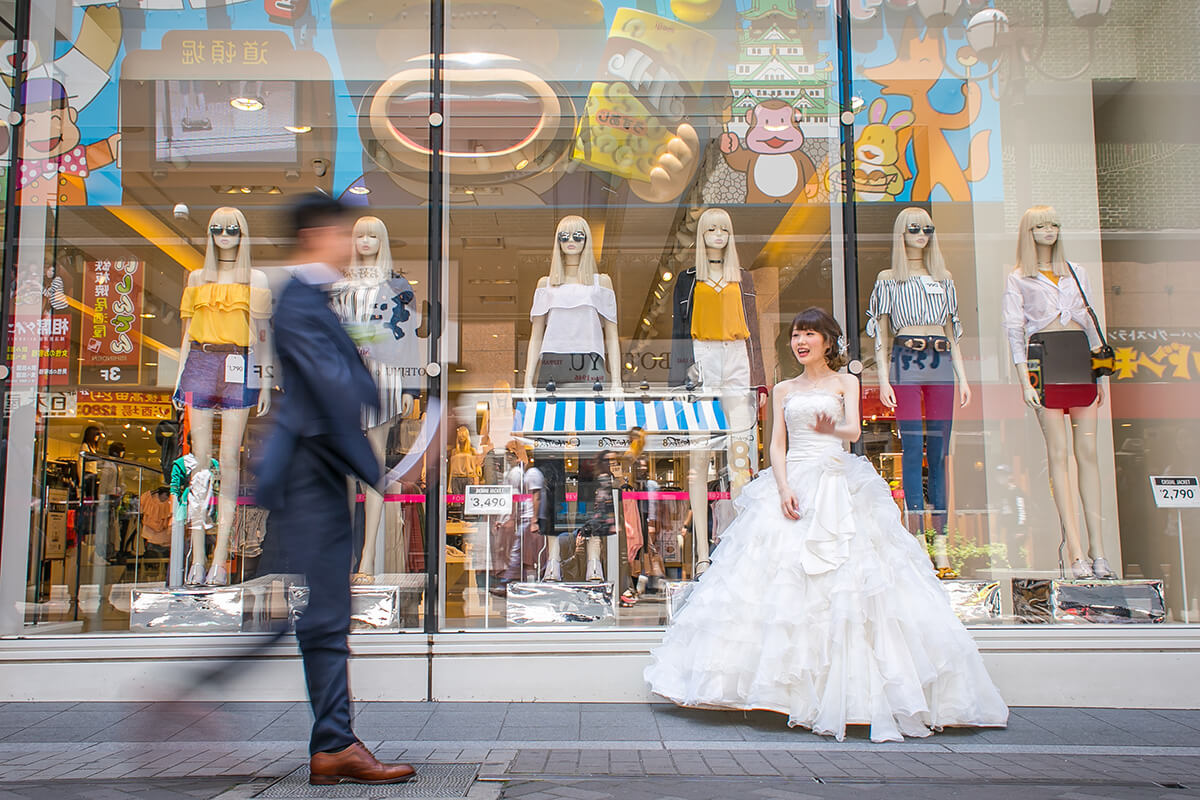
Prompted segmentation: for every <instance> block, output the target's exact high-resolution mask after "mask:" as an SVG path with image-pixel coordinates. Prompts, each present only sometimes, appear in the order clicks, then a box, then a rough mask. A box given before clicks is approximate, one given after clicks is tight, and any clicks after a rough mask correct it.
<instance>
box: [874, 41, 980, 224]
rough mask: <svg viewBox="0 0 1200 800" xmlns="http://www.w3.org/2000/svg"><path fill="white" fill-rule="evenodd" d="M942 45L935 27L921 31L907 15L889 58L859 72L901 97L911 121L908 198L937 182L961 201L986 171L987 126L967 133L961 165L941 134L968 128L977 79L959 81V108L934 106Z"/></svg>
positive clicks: (976, 110)
mask: <svg viewBox="0 0 1200 800" xmlns="http://www.w3.org/2000/svg"><path fill="white" fill-rule="evenodd" d="M944 52H945V45H944V44H943V42H942V40H941V38H940V35H939V33H938V32H936V31H930V30H926V31H925V33H924V34H923V35H921V36H918V35H917V31H916V28H915V27H914V25H913V23H912V22H911V21H909V22H906V23H905V25H904V28H903V30H902V32H901V34H900V41H899V42H898V45H897V57H896V59H895V60H894V61H891V62H889V63H887V64H882V65H880V66H876V67H868V68H866V69H864V70H863V75H864V76H866V77H867V78H868V79H870V80H872V81H874V82H875V83H877V84H879V86H880V87H881V88H880V92H881V93H882V94H885V95H891V96H895V97H904V98H907V99H908V101H909V102H910V104H911V109H912V114H913V117H914V121H913V123H912V128H911V141H912V155H913V168H912V179H913V182H912V189H911V194H910V197H909V199H911V200H917V201H920V200H929V199H930V195H931V194H932V192H933V190H934V188H935V187H937V186H941V187H942V189H944V190H945V192H946V193H947V194H948V195H949V199H950V200H953V201H958V202H966V201H969V200H970V199H971V184H972V183H975V182H977V181H980V180H982V179H983V178H984V177H985V176H986V175H987V173H988V167H989V164H990V157H989V154H988V144H989V140H990V136H991V131H990V130H987V129H985V130H981V131H979V132H978V133H976V134H975V135H974V136H972V137H971V142H970V146H969V148H968V156H967V166H966V168H965V169H964V168H963V167H962V166H961V165H960V164H959V160H958V156H957V155H956V154H955V152H954V147H953V146H952V145H951V144H950V141H949V139H947V137H946V134H947V133H949V132H952V131H963V130H968V129H970V128H971V127H972V126H973V125H975V123H976V122H977V120H978V119H979V116H980V109H981V106H982V102H983V92H982V90H981V89H980V88H979V85H978V84H977V83H974V82H971V81H962V82H961V83H962V95H963V103H962V108H961V109H960V110H959V111H956V112H954V113H949V114H948V113H945V112H942V111H938V110H937V109H936V108H935V107H934V104H933V102H932V100H931V99H930V92H931V91H933V90H934V88H935V87H937V86H938V84H939V83H940V82H941V81H942V73H943V71H944V70H945V66H946V63H945V59H944ZM909 138H910V137H909V136H905V137H904V140H902V141H901V142H900V151H901V152H903V151H904V149H905V147H906V146H907V140H908V139H909Z"/></svg>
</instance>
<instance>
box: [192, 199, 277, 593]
mask: <svg viewBox="0 0 1200 800" xmlns="http://www.w3.org/2000/svg"><path fill="white" fill-rule="evenodd" d="M179 316H180V317H181V318H182V319H183V343H182V345H181V346H180V349H179V373H178V375H177V376H176V378H175V393H174V396H173V399H174V403H175V406H176V408H182V407H184V406H186V407H187V408H188V414H189V418H190V420H191V436H192V452H193V455H195V457H196V460H197V462H198V463H200V464H208V463H209V462H210V460H211V454H212V445H213V420H214V417H216V416H217V415H220V418H221V441H220V452H219V458H218V459H217V460H218V462H219V463H220V481H221V492H220V495H219V497H218V501H217V504H218V505H217V544H216V547H215V548H214V549H213V559H212V566H211V567H210V568H209V570H208V573H207V575H205V574H204V560H205V552H204V550H205V548H204V533H203V531H202V530H193V531H192V563H191V566H190V567H189V569H188V573H187V579H186V581H185V582H186V583H188V584H198V583H205V584H208V585H210V586H224V585H225V584H227V583H229V572H228V570H227V569H226V566H225V565H226V562H227V560H228V558H229V536H230V534H231V532H232V531H233V521H234V513H235V512H236V510H237V499H238V478H239V468H240V464H241V448H242V436H243V434H244V433H245V431H246V421H247V420H248V419H249V417H250V409H251V408H252V407H255V406H256V407H257V410H258V415H259V416H262V415H264V414H266V413H267V411H269V410H270V408H271V387H270V383H269V378H270V376H271V375H272V374H273V372H274V370H273V367H272V361H271V359H272V353H271V341H270V335H271V328H270V316H271V289H270V287H269V285H268V283H267V276H266V275H265V274H263V272H262V271H260V270H256V269H251V268H250V235H249V229H248V227H247V225H246V217H245V216H244V215H243V214H242V212H241V211H239V210H237V209H236V208H218V209H217V210H216V211H214V212H213V215H212V217H211V218H210V219H209V227H208V246H207V248H206V250H205V254H204V267H203V268H202V269H199V270H196V271H195V272H193V273H191V274H190V275H189V276H188V285H187V288H186V289H184V291H183V299H182V300H181V301H180V304H179ZM260 376H261V377H263V378H266V379H268V383H267V384H266V385H265V386H263V387H262V388H261V389H260V388H259V385H258V384H259V377H260Z"/></svg>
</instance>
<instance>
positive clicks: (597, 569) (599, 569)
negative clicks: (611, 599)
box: [587, 536, 604, 581]
mask: <svg viewBox="0 0 1200 800" xmlns="http://www.w3.org/2000/svg"><path fill="white" fill-rule="evenodd" d="M603 542H604V539H603V538H601V537H599V536H589V537H588V538H587V580H589V581H602V580H604V565H603V564H602V563H601V562H600V550H601V544H602V543H603Z"/></svg>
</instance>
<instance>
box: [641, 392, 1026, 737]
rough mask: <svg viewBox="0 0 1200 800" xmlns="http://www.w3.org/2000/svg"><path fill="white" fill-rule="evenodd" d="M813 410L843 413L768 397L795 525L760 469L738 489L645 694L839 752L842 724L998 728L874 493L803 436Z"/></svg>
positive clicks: (951, 622) (972, 651) (862, 476)
mask: <svg viewBox="0 0 1200 800" xmlns="http://www.w3.org/2000/svg"><path fill="white" fill-rule="evenodd" d="M820 412H823V413H825V414H828V415H829V416H831V417H833V418H834V419H838V418H841V417H843V416H844V411H843V407H842V398H841V396H840V395H837V394H833V393H831V392H826V391H822V390H813V391H805V392H794V393H792V394H790V395H789V396H788V397H786V398H785V399H784V405H783V413H784V419H785V421H786V423H787V431H788V453H787V481H788V485H789V486H791V488H792V491H794V492H795V493H796V497H797V498H798V499H799V501H800V511H801V518H800V519H799V520H791V519H788V518H787V517H785V516H784V515H783V511H782V510H781V508H780V501H779V489H778V487H777V486H776V485H775V478H774V477H773V476H772V470H771V469H767V470H764V471H763V472H762V473H761V474H759V476H758V477H757V478H756V479H755V480H753V481H751V482H750V483H749V484H748V485H747V486H746V488H745V489H744V490H743V491H742V493H741V495H740V496H739V497H738V499H737V500H736V501H735V506H736V508H737V511H738V515H737V518H736V519H735V520H734V521H733V522H732V523H731V524H730V526H729V527H728V528H727V529H726V530H725V533H724V534H723V535H722V537H721V544H720V546H719V547H717V548H716V550H715V551H714V552H713V559H712V565H711V566H710V567H709V569H708V571H707V572H705V573H704V576H703V577H702V578H701V580H700V582H699V584H698V585H697V586H696V587H695V589H693V590H692V593H691V596H690V597H689V599H688V601H687V605H686V606H684V608H683V610H682V611H681V612H680V614H679V615H678V616H677V617H676V619H675V621H674V622H672V624H671V626H670V627H669V628H667V631H666V634H665V636H664V639H663V643H662V645H660V646H659V647H658V648H656V649H655V650H654V651H653V654H652V655H653V658H654V663H653V664H652V665H651V666H650V667H647V669H646V680H647V682H648V683H649V684H650V688H651V689H652V690H653V691H654V692H655V693H656V694H659V695H662V696H663V697H665V698H667V699H668V700H670V701H672V702H673V703H676V704H678V705H681V706H689V707H695V708H716V709H766V710H770V711H777V712H779V713H781V714H787V715H788V724H789V725H800V726H804V727H806V728H810V729H812V730H813V731H814V732H816V733H820V734H826V735H829V736H835V737H837V739H838V740H839V741H840V740H841V739H842V738H843V737H844V736H845V735H846V726H847V725H849V724H867V725H870V726H871V730H870V736H871V739H872V741H898V740H901V739H902V738H903V737H904V736H928V735H929V733H930V729H934V730H940V729H941V728H943V727H945V726H950V725H971V726H994V727H1002V726H1004V725H1005V724H1006V722H1007V720H1008V708H1007V706H1005V704H1004V701H1003V700H1002V699H1001V697H1000V694H999V692H997V691H996V687H995V686H994V685H993V684H992V681H991V678H989V677H988V674H987V671H986V670H985V668H984V666H983V660H982V659H981V658H980V656H979V651H978V650H977V649H976V647H975V643H974V641H973V640H972V639H971V636H970V634H968V633H967V631H966V629H965V628H964V627H963V626H962V623H960V622H959V621H958V618H957V617H956V616H955V615H954V612H953V610H952V609H951V607H950V603H949V601H948V600H947V597H946V594H945V592H943V591H942V587H941V586H940V585H939V583H938V580H937V578H936V577H935V576H934V573H933V568H932V566H931V565H930V562H929V558H928V556H927V555H926V553H925V551H924V549H923V548H922V547H921V546H920V545H919V544H918V543H917V540H916V538H915V537H913V536H912V535H911V534H909V533H908V531H906V530H905V528H904V527H903V525H901V522H900V512H899V509H898V508H897V507H896V504H895V503H894V502H893V501H892V498H891V493H890V491H889V489H888V487H887V484H886V483H885V482H884V480H883V479H882V478H881V477H880V476H879V474H878V473H877V472H875V470H874V468H872V466H871V464H870V462H869V461H867V460H866V459H864V458H861V457H859V456H854V455H851V454H850V453H848V452H846V450H845V448H844V446H843V444H842V442H841V440H839V439H837V438H836V437H833V436H826V435H823V434H818V433H815V432H814V431H813V430H812V424H813V422H814V420H815V418H816V415H817V413H820Z"/></svg>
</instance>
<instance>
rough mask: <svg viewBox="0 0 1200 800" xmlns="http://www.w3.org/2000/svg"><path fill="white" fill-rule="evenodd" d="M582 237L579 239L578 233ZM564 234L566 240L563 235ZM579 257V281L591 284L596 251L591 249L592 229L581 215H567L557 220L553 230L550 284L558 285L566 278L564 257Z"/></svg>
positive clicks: (595, 269)
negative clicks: (555, 227)
mask: <svg viewBox="0 0 1200 800" xmlns="http://www.w3.org/2000/svg"><path fill="white" fill-rule="evenodd" d="M580 233H582V234H583V236H584V238H583V239H582V240H580V239H579V238H578V236H577V235H578V234H580ZM564 234H565V235H566V239H567V240H566V241H563V236H564ZM575 258H578V259H579V282H580V283H583V284H591V283H592V281H593V280H595V278H596V272H597V268H596V253H595V251H594V250H593V240H592V229H591V228H590V227H589V226H588V224H587V220H586V219H584V218H583V217H576V216H569V217H563V218H562V219H560V220H559V221H558V228H557V229H556V230H555V231H554V255H552V256H551V257H550V285H551V286H558V285H559V284H560V283H563V282H564V281H565V280H566V270H565V269H564V268H563V262H564V260H565V259H572V260H573V259H575Z"/></svg>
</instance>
